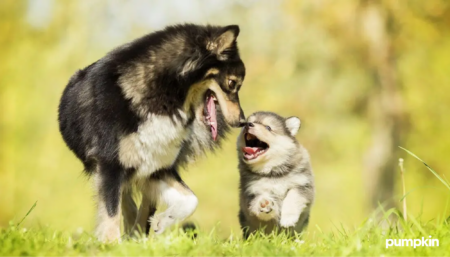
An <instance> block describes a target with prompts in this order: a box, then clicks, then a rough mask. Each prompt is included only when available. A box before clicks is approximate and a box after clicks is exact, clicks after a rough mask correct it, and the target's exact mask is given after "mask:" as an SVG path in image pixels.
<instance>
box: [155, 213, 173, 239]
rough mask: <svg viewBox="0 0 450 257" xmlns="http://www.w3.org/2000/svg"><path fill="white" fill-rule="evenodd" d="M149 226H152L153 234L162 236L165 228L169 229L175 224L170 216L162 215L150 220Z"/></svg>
mask: <svg viewBox="0 0 450 257" xmlns="http://www.w3.org/2000/svg"><path fill="white" fill-rule="evenodd" d="M149 221H150V224H151V225H152V229H153V231H155V234H157V235H159V234H162V233H163V232H164V231H165V230H166V228H168V227H170V226H171V225H172V224H173V223H175V219H173V218H172V217H171V216H167V215H165V214H164V213H160V214H157V215H155V216H153V218H150V220H149Z"/></svg>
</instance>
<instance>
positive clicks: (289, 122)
mask: <svg viewBox="0 0 450 257" xmlns="http://www.w3.org/2000/svg"><path fill="white" fill-rule="evenodd" d="M285 123H286V127H287V129H288V130H289V132H290V133H291V136H295V135H296V134H297V132H298V129H299V128H300V124H301V122H300V119H299V118H297V117H289V118H287V119H286V121H285Z"/></svg>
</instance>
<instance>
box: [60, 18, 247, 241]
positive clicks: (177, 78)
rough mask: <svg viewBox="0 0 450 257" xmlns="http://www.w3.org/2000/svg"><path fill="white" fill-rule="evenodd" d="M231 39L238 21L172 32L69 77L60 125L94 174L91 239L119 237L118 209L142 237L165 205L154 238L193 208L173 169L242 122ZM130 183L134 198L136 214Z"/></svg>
mask: <svg viewBox="0 0 450 257" xmlns="http://www.w3.org/2000/svg"><path fill="white" fill-rule="evenodd" d="M238 34H239V27H238V26H236V25H230V26H226V27H220V26H198V25H193V24H185V25H177V26H170V27H167V28H165V29H164V30H161V31H157V32H154V33H151V34H148V35H146V36H144V37H141V38H139V39H137V40H134V41H132V42H130V43H128V44H125V45H123V46H120V47H118V48H116V49H114V50H113V51H111V52H110V53H108V54H107V55H106V56H105V57H103V58H101V59H100V60H98V61H97V62H95V63H93V64H91V65H90V66H88V67H86V68H84V69H82V70H79V71H78V72H76V73H75V74H74V75H73V76H72V78H71V79H70V81H69V84H68V85H67V86H66V88H65V90H64V93H63V95H62V98H61V102H60V105H59V126H60V131H61V134H62V136H63V138H64V140H65V142H66V143H67V145H68V147H69V148H70V149H71V150H72V151H73V152H74V153H75V155H76V156H77V157H78V158H79V159H80V160H81V161H82V162H83V164H84V167H85V170H86V172H87V173H88V174H89V175H91V174H92V175H93V176H94V180H95V188H96V191H97V195H98V225H97V228H96V235H97V237H98V238H99V240H101V241H116V240H120V209H121V210H122V213H123V218H124V228H125V230H126V231H127V232H132V231H133V230H136V229H139V228H140V229H143V230H147V232H148V230H149V229H150V224H149V217H152V216H153V215H154V212H155V210H156V205H157V204H158V202H159V201H163V202H164V203H166V204H167V206H168V208H167V210H165V211H164V212H162V213H160V214H158V215H155V216H154V217H153V218H152V219H151V227H152V228H153V229H154V230H155V232H156V233H161V232H163V231H164V229H165V228H167V227H168V226H170V225H171V224H173V223H174V222H175V221H177V220H182V219H184V218H186V217H188V216H189V215H191V214H192V213H193V212H194V210H195V208H196V206H197V197H196V196H195V195H194V193H193V192H192V191H191V190H190V189H189V187H188V186H187V185H186V184H185V183H184V182H183V181H182V180H181V178H180V176H179V175H178V172H177V167H179V166H180V165H183V164H185V163H186V162H188V161H190V160H193V159H194V158H195V157H196V156H198V155H201V154H202V153H204V152H205V151H206V150H213V149H214V148H215V147H217V146H219V144H220V141H221V140H222V139H223V138H224V136H225V134H226V132H227V131H228V130H229V126H231V127H237V126H238V125H239V124H240V122H241V121H243V120H244V115H243V112H242V109H241V107H240V103H239V97H238V91H239V89H240V88H241V85H242V81H243V79H244V76H245V66H244V63H243V62H242V60H241V59H240V57H239V52H238V48H237V44H236V38H237V36H238ZM132 187H136V188H138V190H140V191H141V192H142V203H141V206H140V208H139V210H137V208H136V204H135V203H134V201H133V198H132V190H131V189H132ZM120 206H121V207H122V208H120Z"/></svg>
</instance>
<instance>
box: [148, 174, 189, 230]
mask: <svg viewBox="0 0 450 257" xmlns="http://www.w3.org/2000/svg"><path fill="white" fill-rule="evenodd" d="M153 179H155V178H153ZM155 181H157V183H158V191H159V193H160V196H161V200H162V201H163V202H164V203H165V204H166V205H167V209H166V210H165V211H164V212H162V213H159V214H157V215H155V216H154V217H153V218H151V219H150V221H151V225H152V228H153V230H154V231H155V233H156V234H161V233H162V232H164V230H165V229H166V228H168V227H170V226H171V225H172V224H174V223H175V222H176V221H182V220H184V219H185V218H187V217H189V216H190V215H191V214H192V213H193V212H194V211H195V209H196V208H197V204H198V199H197V197H196V196H195V195H194V193H193V192H192V191H191V190H190V189H189V187H188V186H187V185H186V184H185V183H184V182H183V181H182V180H181V177H180V176H179V175H178V172H177V171H176V170H175V169H169V170H167V171H166V172H165V173H164V174H162V175H161V176H159V178H157V179H155Z"/></svg>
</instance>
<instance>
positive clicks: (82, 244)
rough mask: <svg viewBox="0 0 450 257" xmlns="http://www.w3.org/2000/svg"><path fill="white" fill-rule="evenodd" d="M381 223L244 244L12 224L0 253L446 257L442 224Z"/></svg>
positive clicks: (2, 236)
mask: <svg viewBox="0 0 450 257" xmlns="http://www.w3.org/2000/svg"><path fill="white" fill-rule="evenodd" d="M385 215H386V216H385V217H384V218H383V219H381V221H379V222H375V221H374V219H368V220H367V221H366V222H365V223H364V224H361V225H360V226H358V227H356V228H354V229H353V230H345V229H336V231H334V232H331V233H323V232H321V231H320V228H318V227H311V228H309V230H308V231H309V232H307V233H306V234H305V235H303V237H297V238H293V239H289V238H287V237H286V236H283V235H279V236H272V235H269V236H262V235H258V236H255V237H253V238H251V239H249V240H248V241H243V240H242V239H240V237H239V236H236V235H232V236H230V237H229V238H227V239H222V238H218V237H217V236H216V235H215V234H214V232H211V233H208V234H205V233H202V232H200V233H199V235H198V237H197V238H196V239H191V237H189V236H188V235H186V234H184V233H183V232H181V231H178V230H174V231H172V232H171V233H169V234H165V235H162V236H159V237H150V238H145V237H142V238H138V239H130V240H124V241H123V242H122V243H120V244H102V243H100V242H98V241H96V240H95V238H94V237H93V236H92V235H90V234H88V233H86V232H77V233H73V234H72V233H67V232H58V231H53V230H51V229H49V228H39V229H24V228H21V227H20V226H16V225H14V224H11V225H10V226H9V227H8V228H6V229H3V230H2V231H1V232H0V255H2V256H3V255H8V256H10V255H51V256H61V255H64V256H67V255H68V256H74V255H78V256H79V255H89V256H92V255H112V256H122V255H126V256H129V255H140V256H142V255H157V256H161V255H182V256H185V255H201V256H237V255H244V256H255V255H258V256H273V255H279V256H288V255H289V256H294V255H319V256H324V255H327V256H329V255H340V256H341V255H345V256H347V255H358V256H363V255H364V256H374V255H386V256H390V255H409V256H410V255H421V256H423V255H438V256H443V255H450V251H449V250H450V247H449V245H450V229H449V224H448V223H447V221H446V220H443V221H438V220H436V221H431V222H426V223H420V222H418V221H416V220H414V219H412V217H409V218H411V220H412V221H411V222H410V223H405V222H403V221H402V220H401V215H399V213H398V212H397V211H396V210H395V209H392V210H389V211H387V212H385ZM388 217H390V218H394V217H395V218H398V219H399V220H398V222H396V223H395V224H390V225H387V226H386V228H384V229H383V228H382V227H383V225H382V224H387V223H388V221H389V218H388ZM429 235H431V236H432V237H433V238H437V239H439V243H440V246H439V247H428V248H427V247H418V248H416V249H414V248H413V247H390V248H388V249H386V246H385V244H386V239H387V238H391V239H399V238H411V239H414V238H421V237H422V236H424V237H426V238H427V237H428V236H429Z"/></svg>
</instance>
